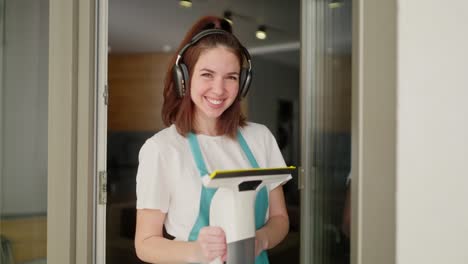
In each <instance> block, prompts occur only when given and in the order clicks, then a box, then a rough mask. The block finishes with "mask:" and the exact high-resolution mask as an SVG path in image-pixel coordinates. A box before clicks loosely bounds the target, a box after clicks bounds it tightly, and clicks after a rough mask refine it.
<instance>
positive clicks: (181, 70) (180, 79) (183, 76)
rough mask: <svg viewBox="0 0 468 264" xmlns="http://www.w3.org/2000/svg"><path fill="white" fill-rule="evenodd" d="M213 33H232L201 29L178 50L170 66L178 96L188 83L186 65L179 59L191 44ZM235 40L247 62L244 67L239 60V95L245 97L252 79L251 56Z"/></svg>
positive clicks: (183, 92) (181, 94) (182, 93)
mask: <svg viewBox="0 0 468 264" xmlns="http://www.w3.org/2000/svg"><path fill="white" fill-rule="evenodd" d="M215 34H223V35H226V34H229V35H232V34H231V33H229V32H228V31H225V30H222V29H207V30H203V31H201V32H200V33H198V34H196V35H195V36H193V38H192V40H190V42H189V43H187V44H186V45H185V46H184V47H182V49H181V50H180V51H179V54H178V55H177V58H176V61H175V64H174V66H173V68H172V73H173V80H174V88H175V89H176V93H177V94H178V96H179V97H183V96H184V95H185V91H186V87H187V86H186V85H188V84H189V81H190V78H189V71H188V68H187V65H185V64H184V63H183V62H182V61H181V60H182V57H183V55H184V53H185V51H186V50H187V49H188V48H190V47H191V46H193V45H195V44H197V43H198V41H200V40H201V39H203V38H204V37H207V36H210V35H215ZM232 36H233V37H234V38H235V39H236V40H237V38H236V37H235V36H234V35H232ZM237 42H238V43H239V46H240V47H241V49H242V54H243V56H244V59H245V60H246V61H247V64H248V65H247V67H244V66H243V64H244V63H242V62H241V64H242V65H241V72H240V77H239V96H241V97H245V96H246V95H247V92H248V90H249V86H250V82H251V79H252V61H251V57H250V54H249V52H248V51H247V49H246V48H245V47H244V46H242V44H240V42H239V40H237Z"/></svg>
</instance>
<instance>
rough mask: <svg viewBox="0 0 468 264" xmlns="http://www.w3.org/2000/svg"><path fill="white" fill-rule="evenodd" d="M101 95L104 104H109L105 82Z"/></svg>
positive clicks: (107, 88) (107, 87)
mask: <svg viewBox="0 0 468 264" xmlns="http://www.w3.org/2000/svg"><path fill="white" fill-rule="evenodd" d="M102 96H103V97H104V104H105V105H109V86H108V85H107V84H105V85H104V93H103V94H102Z"/></svg>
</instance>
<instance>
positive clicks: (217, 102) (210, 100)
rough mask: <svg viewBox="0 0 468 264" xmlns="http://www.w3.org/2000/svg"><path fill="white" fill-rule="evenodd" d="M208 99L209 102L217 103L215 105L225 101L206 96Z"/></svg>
mask: <svg viewBox="0 0 468 264" xmlns="http://www.w3.org/2000/svg"><path fill="white" fill-rule="evenodd" d="M206 100H208V102H210V103H212V104H215V105H219V104H221V103H222V102H223V100H214V99H210V98H206Z"/></svg>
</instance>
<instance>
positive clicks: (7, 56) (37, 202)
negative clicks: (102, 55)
mask: <svg viewBox="0 0 468 264" xmlns="http://www.w3.org/2000/svg"><path fill="white" fill-rule="evenodd" d="M5 13H6V17H5V23H6V26H5V46H4V50H3V51H4V54H3V58H4V61H3V62H2V63H3V68H4V76H3V78H4V82H3V87H2V98H1V99H2V105H3V111H2V117H1V122H2V133H1V135H2V145H3V146H2V157H3V167H2V168H1V177H2V180H1V184H2V185H1V208H0V209H1V214H2V215H18V214H37V213H39V214H42V213H45V212H46V210H47V98H48V92H47V91H48V82H47V78H48V1H47V0H42V1H36V0H6V12H5Z"/></svg>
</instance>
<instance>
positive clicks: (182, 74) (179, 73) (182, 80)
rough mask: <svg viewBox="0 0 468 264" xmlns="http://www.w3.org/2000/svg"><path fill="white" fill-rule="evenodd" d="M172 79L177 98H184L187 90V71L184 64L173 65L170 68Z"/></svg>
mask: <svg viewBox="0 0 468 264" xmlns="http://www.w3.org/2000/svg"><path fill="white" fill-rule="evenodd" d="M172 78H173V81H174V89H175V92H176V93H177V95H178V96H179V97H184V95H185V91H186V88H187V86H186V85H187V83H188V82H187V80H188V70H187V66H186V65H185V64H180V65H177V64H176V65H174V66H173V67H172Z"/></svg>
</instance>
